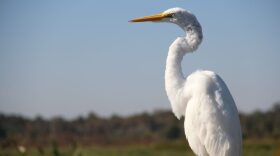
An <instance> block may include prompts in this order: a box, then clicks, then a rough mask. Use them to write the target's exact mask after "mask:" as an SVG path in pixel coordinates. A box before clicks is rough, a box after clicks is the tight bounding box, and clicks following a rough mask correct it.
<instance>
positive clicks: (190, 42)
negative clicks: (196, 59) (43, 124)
mask: <svg viewBox="0 0 280 156" xmlns="http://www.w3.org/2000/svg"><path fill="white" fill-rule="evenodd" d="M132 21H133V22H143V21H157V22H170V23H175V24H177V25H178V26H180V27H181V28H182V29H183V30H184V31H185V32H186V34H187V35H186V36H185V37H178V38H177V39H176V40H175V41H174V42H173V43H172V44H171V46H170V47H169V52H168V56H167V60H166V70H165V89H166V92H167V95H168V99H169V101H170V103H171V107H172V111H173V113H174V115H175V116H176V117H177V118H178V119H180V118H181V117H182V116H185V122H184V128H185V134H186V138H187V140H188V142H189V145H190V147H191V149H192V150H193V151H194V153H195V154H196V155H199V156H240V155H241V153H242V139H241V138H242V137H241V128H240V121H239V117H238V111H237V108H236V105H235V102H234V100H233V98H232V96H231V94H230V92H229V90H228V88H227V86H226V84H225V83H224V81H223V80H222V79H221V78H220V77H219V76H218V75H217V74H216V73H214V72H212V71H196V72H194V73H192V74H191V75H189V76H188V77H187V78H185V77H184V76H183V73H182V69H181V61H182V59H183V57H184V55H185V54H187V53H189V52H193V51H195V50H196V49H197V48H198V46H199V44H200V43H201V41H202V38H203V35H202V28H201V26H200V24H199V22H198V21H197V19H196V17H195V16H194V15H193V14H191V13H190V12H188V11H186V10H184V9H180V8H172V9H169V10H167V11H165V12H163V13H161V14H157V15H153V16H146V17H143V18H138V19H135V20H132Z"/></svg>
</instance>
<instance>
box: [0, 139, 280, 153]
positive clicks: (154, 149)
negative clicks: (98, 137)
mask: <svg viewBox="0 0 280 156" xmlns="http://www.w3.org/2000/svg"><path fill="white" fill-rule="evenodd" d="M277 151H279V146H277V145H276V144H273V143H246V144H244V146H243V155H244V156H278V154H279V153H278V152H277ZM277 153H278V154H277ZM21 155H24V156H40V155H44V156H171V155H172V156H194V154H193V153H192V151H191V150H190V149H189V148H188V147H186V145H184V143H183V142H172V143H164V144H149V145H129V146H106V147H105V146H89V147H80V146H77V147H76V148H70V147H63V148H53V147H48V148H45V149H36V148H31V149H27V151H26V153H23V154H21V153H20V152H19V151H17V150H16V149H12V148H7V149H2V150H1V151H0V156H21Z"/></svg>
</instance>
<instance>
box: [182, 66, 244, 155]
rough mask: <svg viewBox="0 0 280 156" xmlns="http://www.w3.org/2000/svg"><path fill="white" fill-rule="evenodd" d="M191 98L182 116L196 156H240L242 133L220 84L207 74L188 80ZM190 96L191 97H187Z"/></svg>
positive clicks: (229, 101) (229, 97) (217, 78)
mask: <svg viewBox="0 0 280 156" xmlns="http://www.w3.org/2000/svg"><path fill="white" fill-rule="evenodd" d="M185 87H186V92H187V93H186V94H189V95H188V96H191V98H190V100H189V101H188V103H187V108H186V114H185V131H186V136H187V137H188V141H189V144H190V146H191V148H196V149H193V150H194V151H195V152H196V154H200V153H203V150H204V149H205V150H206V151H207V153H208V154H209V155H210V156H212V155H215V156H231V155H235V156H236V155H241V142H242V141H241V129H240V122H239V117H238V111H237V108H236V105H235V103H234V100H233V98H232V96H231V94H230V92H229V90H228V88H227V86H226V84H225V83H224V82H223V80H222V79H221V78H220V77H219V76H218V75H217V74H215V73H213V72H210V71H199V72H196V73H194V74H192V75H191V76H189V77H188V79H187V82H186V86H185ZM190 94H191V95H190Z"/></svg>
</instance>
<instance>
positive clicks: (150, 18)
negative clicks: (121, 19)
mask: <svg viewBox="0 0 280 156" xmlns="http://www.w3.org/2000/svg"><path fill="white" fill-rule="evenodd" d="M168 17H172V15H171V14H167V13H159V14H155V15H150V16H144V17H140V18H135V19H132V20H130V21H129V22H148V21H160V20H162V19H163V18H168Z"/></svg>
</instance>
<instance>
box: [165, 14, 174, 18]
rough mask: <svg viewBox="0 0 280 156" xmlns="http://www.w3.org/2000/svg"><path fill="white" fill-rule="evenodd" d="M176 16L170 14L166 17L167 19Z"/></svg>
mask: <svg viewBox="0 0 280 156" xmlns="http://www.w3.org/2000/svg"><path fill="white" fill-rule="evenodd" d="M174 15H175V14H174V13H170V14H168V15H167V16H166V17H167V18H173V17H174Z"/></svg>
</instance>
